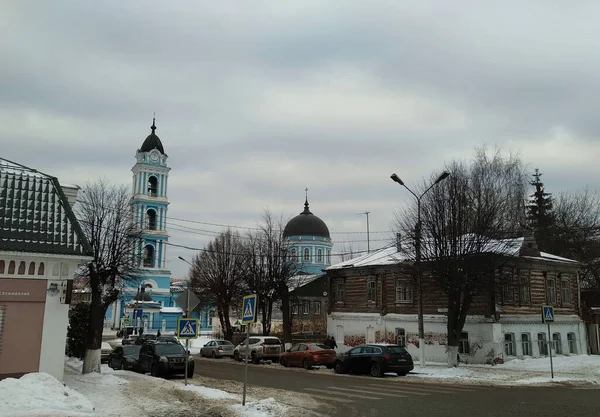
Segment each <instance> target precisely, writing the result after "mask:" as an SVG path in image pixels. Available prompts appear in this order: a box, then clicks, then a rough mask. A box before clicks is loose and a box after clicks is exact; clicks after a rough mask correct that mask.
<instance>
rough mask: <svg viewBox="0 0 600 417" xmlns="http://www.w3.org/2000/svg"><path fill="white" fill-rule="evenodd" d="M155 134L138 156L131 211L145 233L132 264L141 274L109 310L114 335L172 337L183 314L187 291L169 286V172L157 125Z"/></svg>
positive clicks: (108, 322) (141, 148)
mask: <svg viewBox="0 0 600 417" xmlns="http://www.w3.org/2000/svg"><path fill="white" fill-rule="evenodd" d="M151 130H152V132H151V133H150V135H149V136H148V137H147V138H146V140H144V142H143V144H142V146H141V147H140V149H138V151H137V152H136V164H135V165H134V166H133V168H132V172H133V183H132V194H133V199H132V210H133V215H134V221H135V222H136V224H137V225H138V226H139V228H140V230H141V231H142V233H141V239H140V241H139V242H138V243H137V244H136V246H135V247H134V254H135V257H134V258H135V259H136V260H138V262H139V266H138V267H139V268H140V271H141V273H140V276H139V279H138V280H135V281H132V282H130V283H129V285H128V286H127V287H125V288H123V289H122V291H121V294H120V296H119V299H118V300H117V301H116V302H115V303H113V304H112V305H111V306H110V307H109V308H108V310H107V312H106V317H105V322H106V324H107V325H108V326H109V327H112V328H115V329H116V328H121V327H123V326H124V325H125V326H127V325H129V326H134V325H135V327H144V331H157V330H161V331H162V332H165V331H166V332H171V331H174V330H175V328H176V326H177V319H178V318H179V317H182V316H183V315H184V313H185V312H184V310H183V309H182V308H181V306H178V304H177V298H178V297H179V296H180V295H181V294H182V293H183V288H181V286H178V285H176V286H173V285H171V271H170V270H169V269H168V266H167V251H168V242H169V235H168V232H167V211H168V207H169V198H168V183H169V171H170V170H171V168H169V166H168V165H167V159H168V156H167V154H166V153H165V150H164V148H163V145H162V142H161V141H160V139H159V137H158V136H157V135H156V123H155V121H154V120H153V123H152V126H151ZM123 319H125V322H123Z"/></svg>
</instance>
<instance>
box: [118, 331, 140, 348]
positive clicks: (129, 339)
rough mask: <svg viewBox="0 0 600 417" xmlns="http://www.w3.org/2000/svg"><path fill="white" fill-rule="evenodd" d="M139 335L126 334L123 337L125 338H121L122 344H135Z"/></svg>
mask: <svg viewBox="0 0 600 417" xmlns="http://www.w3.org/2000/svg"><path fill="white" fill-rule="evenodd" d="M137 338H138V337H137V335H134V334H130V335H129V336H125V337H124V338H123V340H121V345H122V346H125V345H135V341H136V339H137Z"/></svg>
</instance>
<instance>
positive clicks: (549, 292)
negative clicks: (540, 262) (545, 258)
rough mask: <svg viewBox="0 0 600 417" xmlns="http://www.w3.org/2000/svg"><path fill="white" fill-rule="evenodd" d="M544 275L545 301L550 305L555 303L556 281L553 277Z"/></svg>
mask: <svg viewBox="0 0 600 417" xmlns="http://www.w3.org/2000/svg"><path fill="white" fill-rule="evenodd" d="M544 275H546V302H547V303H548V304H550V305H554V304H556V281H555V279H554V277H552V276H548V275H547V274H546V273H545V272H544Z"/></svg>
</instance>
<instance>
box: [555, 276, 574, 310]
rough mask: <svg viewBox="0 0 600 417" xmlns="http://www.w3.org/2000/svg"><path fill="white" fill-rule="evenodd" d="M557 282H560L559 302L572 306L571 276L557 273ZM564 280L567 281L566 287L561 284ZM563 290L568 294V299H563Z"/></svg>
mask: <svg viewBox="0 0 600 417" xmlns="http://www.w3.org/2000/svg"><path fill="white" fill-rule="evenodd" d="M558 282H559V283H560V304H561V305H563V306H567V307H570V306H572V305H573V294H572V290H571V277H570V276H568V275H563V274H558ZM565 282H566V283H567V285H566V288H565V287H564V286H563V284H564V283H565ZM565 290H566V291H565ZM565 292H566V293H567V294H568V295H569V297H568V298H569V299H568V300H567V301H565Z"/></svg>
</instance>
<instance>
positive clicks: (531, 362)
mask: <svg viewBox="0 0 600 417" xmlns="http://www.w3.org/2000/svg"><path fill="white" fill-rule="evenodd" d="M552 364H553V366H554V372H555V373H566V374H581V375H591V376H594V375H595V376H599V377H600V356H596V355H573V356H556V357H554V356H553V357H552ZM498 369H510V370H518V371H538V372H550V359H549V358H527V359H515V360H512V361H510V362H506V363H504V364H502V365H498Z"/></svg>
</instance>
